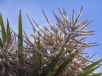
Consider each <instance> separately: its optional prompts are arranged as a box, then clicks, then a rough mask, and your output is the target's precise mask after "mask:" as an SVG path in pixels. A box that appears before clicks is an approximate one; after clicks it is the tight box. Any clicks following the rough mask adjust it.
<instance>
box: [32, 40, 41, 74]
mask: <svg viewBox="0 0 102 76" xmlns="http://www.w3.org/2000/svg"><path fill="white" fill-rule="evenodd" d="M36 45H37V47H36V49H35V54H34V63H33V73H32V76H38V75H39V70H40V68H41V65H42V64H41V45H40V40H39V39H38V42H37V43H36Z"/></svg>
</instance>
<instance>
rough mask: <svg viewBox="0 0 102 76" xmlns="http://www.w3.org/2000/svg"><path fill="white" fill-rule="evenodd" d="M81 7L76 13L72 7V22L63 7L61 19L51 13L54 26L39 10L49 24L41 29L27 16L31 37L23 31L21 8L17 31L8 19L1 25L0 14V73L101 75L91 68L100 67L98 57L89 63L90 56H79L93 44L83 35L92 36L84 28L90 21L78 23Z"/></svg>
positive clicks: (20, 75)
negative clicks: (54, 22) (31, 29)
mask: <svg viewBox="0 0 102 76" xmlns="http://www.w3.org/2000/svg"><path fill="white" fill-rule="evenodd" d="M82 9H83V7H82V8H81V10H80V11H79V14H78V15H77V16H76V15H75V13H74V10H73V13H72V21H69V19H68V17H67V13H66V11H65V9H63V10H62V11H61V10H60V9H59V12H60V14H61V17H62V19H60V17H58V16H57V15H56V14H55V13H54V12H53V14H54V17H55V19H56V21H57V25H56V26H55V25H54V24H53V23H51V21H50V19H49V18H48V17H47V16H46V14H45V12H44V11H43V14H44V16H45V19H46V21H47V23H48V24H49V25H50V28H47V27H46V26H44V29H41V28H40V27H39V25H38V24H37V23H36V22H35V21H34V20H33V19H30V17H29V16H28V15H27V16H28V19H29V21H30V23H31V24H32V27H33V33H32V38H33V40H30V38H29V37H28V36H27V35H26V33H25V32H24V33H23V30H22V29H23V28H22V27H23V25H22V13H21V10H20V12H19V17H18V34H16V33H15V32H14V31H13V30H12V29H11V28H10V24H9V20H8V19H7V28H5V26H4V22H3V18H2V16H0V26H1V38H0V68H1V70H0V76H10V75H12V76H101V75H102V73H95V72H94V71H95V70H97V69H98V68H99V67H100V63H101V62H102V59H100V60H97V61H95V62H92V63H90V57H85V56H84V55H83V54H84V50H85V49H86V48H90V47H94V46H96V43H90V42H85V39H86V36H90V35H93V31H88V30H85V29H84V28H85V27H86V26H87V25H88V24H89V23H90V21H88V20H84V21H82V22H80V23H79V21H78V20H79V16H80V14H81V12H82ZM87 63H88V64H87Z"/></svg>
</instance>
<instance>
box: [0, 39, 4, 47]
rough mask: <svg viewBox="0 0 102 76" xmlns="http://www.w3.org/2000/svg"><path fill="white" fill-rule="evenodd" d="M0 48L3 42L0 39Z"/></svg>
mask: <svg viewBox="0 0 102 76" xmlns="http://www.w3.org/2000/svg"><path fill="white" fill-rule="evenodd" d="M0 47H3V41H2V39H1V38H0Z"/></svg>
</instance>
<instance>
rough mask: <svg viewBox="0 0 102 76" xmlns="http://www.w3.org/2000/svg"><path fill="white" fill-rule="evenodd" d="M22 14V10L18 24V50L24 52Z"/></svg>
mask: <svg viewBox="0 0 102 76" xmlns="http://www.w3.org/2000/svg"><path fill="white" fill-rule="evenodd" d="M22 35H23V34H22V14H21V10H20V12H19V22H18V50H22V47H23V36H22Z"/></svg>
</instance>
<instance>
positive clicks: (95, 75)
mask: <svg viewBox="0 0 102 76" xmlns="http://www.w3.org/2000/svg"><path fill="white" fill-rule="evenodd" d="M90 76H102V73H96V74H93V75H90Z"/></svg>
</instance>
